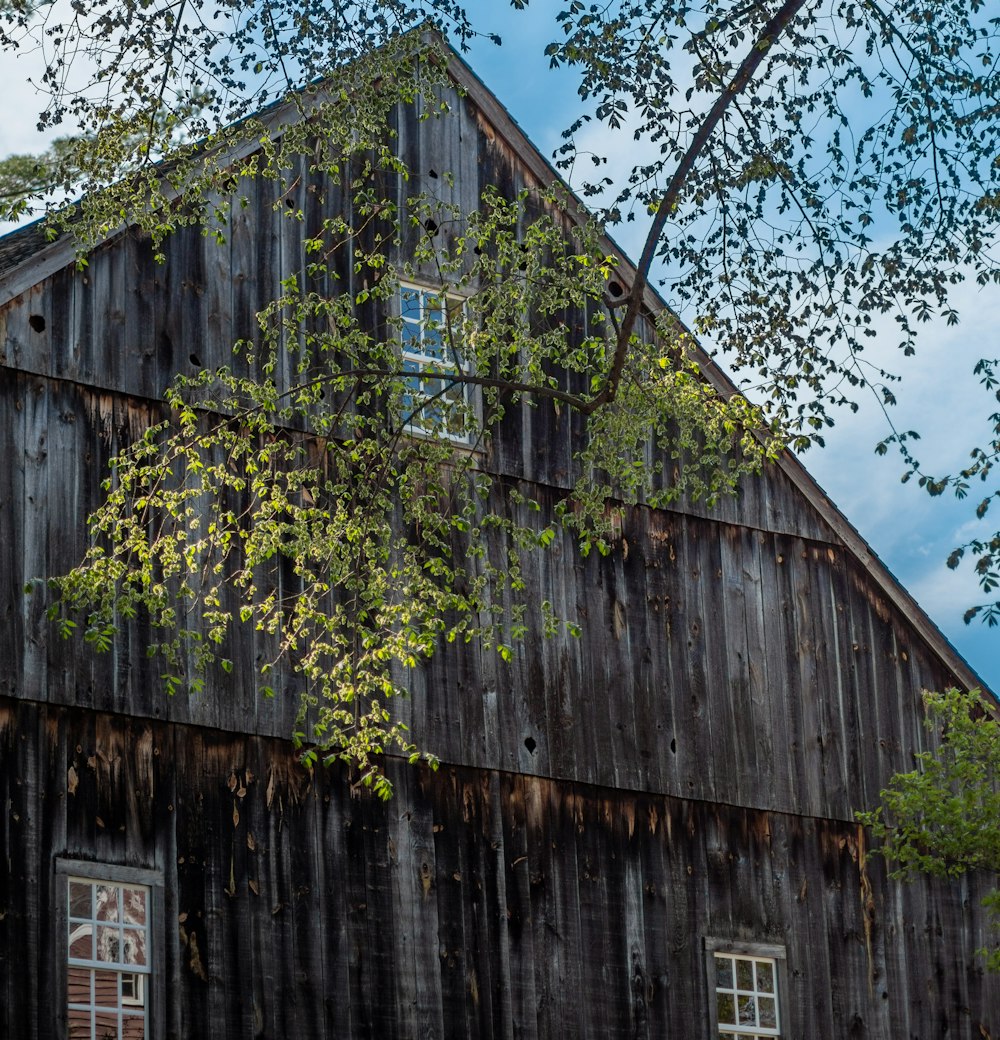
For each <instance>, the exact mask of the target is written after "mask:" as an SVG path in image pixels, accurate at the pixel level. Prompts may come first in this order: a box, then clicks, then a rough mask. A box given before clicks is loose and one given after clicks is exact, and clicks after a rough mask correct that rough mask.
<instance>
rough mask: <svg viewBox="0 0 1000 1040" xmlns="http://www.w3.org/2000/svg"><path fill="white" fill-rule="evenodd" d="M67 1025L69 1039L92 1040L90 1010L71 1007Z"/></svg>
mask: <svg viewBox="0 0 1000 1040" xmlns="http://www.w3.org/2000/svg"><path fill="white" fill-rule="evenodd" d="M67 1027H68V1028H67V1033H66V1035H67V1036H68V1037H69V1040H90V1012H89V1011H80V1010H79V1009H74V1008H70V1009H69V1018H68V1020H67Z"/></svg>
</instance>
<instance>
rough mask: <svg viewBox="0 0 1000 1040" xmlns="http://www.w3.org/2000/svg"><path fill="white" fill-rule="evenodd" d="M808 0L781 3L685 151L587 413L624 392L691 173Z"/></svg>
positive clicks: (664, 197)
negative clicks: (668, 232) (652, 282)
mask: <svg viewBox="0 0 1000 1040" xmlns="http://www.w3.org/2000/svg"><path fill="white" fill-rule="evenodd" d="M807 2H808V0H785V2H784V3H783V4H782V5H781V7H780V8H779V9H778V10H777V11H776V12H775V13H774V14H773V15H772V16H771V18H770V19H769V20H768V22H767V24H766V25H765V26H764V28H763V29H762V30H761V32H760V35H759V36H758V37H757V38H756V40H754V42H753V46H752V47H751V49H750V52H749V53H748V54H747V56H746V57H745V58H744V59H743V61H742V62H741V64H740V67H739V68H738V69H737V70H736V74H735V75H734V76H733V78H732V79H731V80H730V81H729V84H728V85H727V86H726V88H725V90H723V92H722V93H721V94H720V95H719V96H718V97H717V98H716V99H715V104H714V105H712V107H711V109H710V110H709V112H708V115H706V116H705V120H704V122H703V123H702V124H701V126H700V127H699V128H698V132H697V133H696V134H695V135H694V139H693V140H692V141H691V143H690V144H689V145H688V148H687V151H686V152H685V153H684V156H683V157H682V159H681V161H680V163H679V164H678V166H677V168H676V170H674V174H673V176H672V177H671V178H670V183H669V184H668V185H667V188H666V190H665V191H664V192H663V194H662V195H661V196H660V199H659V202H658V204H657V210H656V216H655V217H654V218H653V223H652V226H651V227H650V229H649V233H648V234H647V236H646V242H645V244H644V245H643V248H642V255H641V256H640V258H639V263H638V264H637V265H636V275H635V279H634V281H633V282H632V289H631V291H630V293H629V297H628V308H627V309H626V311H625V317H624V318H623V319H622V322H621V326H620V327H619V330H618V339H617V341H616V343H615V355H614V358H613V359H612V362H611V371H610V372H609V373H608V377H607V380H606V381H605V384H604V387H603V388H602V389H601V391H600V393H598V394H597V396H596V397H593V398H591V400H590V401H589V402H588V403H587V404H585V405H584V406H583V407H582V409H581V410H582V411H583V412H584V414H585V415H589V414H590V413H591V412H593V411H595V410H596V409H597V408H599V407H600V406H601V405H604V404H607V403H608V402H610V401H613V400H614V399H615V396H616V395H617V393H618V387H619V384H620V383H621V377H622V370H623V369H624V367H625V357H626V354H627V353H628V344H629V340H630V339H631V336H632V331H633V329H634V328H635V323H636V321H637V320H638V318H639V313H640V311H641V309H642V301H643V296H644V295H645V292H646V286H647V285H648V284H649V270H650V268H651V267H652V264H653V259H654V258H655V256H656V250H657V246H658V245H659V242H660V238H661V236H662V235H663V229H664V227H665V226H666V223H667V220H668V218H669V217H670V215H671V213H673V211H674V209H675V208H676V206H677V200H678V199H679V198H680V195H681V192H682V191H683V190H684V185H685V183H686V181H687V178H688V175H689V174H690V173H691V170H692V169H693V168H694V164H695V163H696V162H697V161H698V159H699V157H700V156H701V154H702V152H703V151H704V150H705V147H706V145H707V144H708V142H709V140H710V139H711V137H712V134H713V133H714V132H715V128H716V127H717V126H718V125H719V123H720V121H721V120H722V118H723V116H724V115H725V114H726V112H727V110H728V109H729V107H730V105H732V103H733V101H734V100H735V99H736V98H737V97H738V96H739V95H740V94H741V93H742V92H743V91H744V90H745V89H746V87H747V84H748V83H749V82H750V80H751V79H752V78H753V75H754V73H755V72H756V71H757V69H758V67H759V66H760V64H761V62H762V61H763V60H764V58H765V57H766V56H767V54H768V53H769V51H770V50H771V47H772V46H773V45H774V43H775V41H776V40H777V39H778V38H779V37H780V36H781V35H782V33H784V31H785V29H787V28H788V26H789V24H790V23H791V21H792V19H793V18H794V17H795V16H796V15H797V14H798V13H799V11H800V10H801V9H802V8H803V7H805V5H806V3H807Z"/></svg>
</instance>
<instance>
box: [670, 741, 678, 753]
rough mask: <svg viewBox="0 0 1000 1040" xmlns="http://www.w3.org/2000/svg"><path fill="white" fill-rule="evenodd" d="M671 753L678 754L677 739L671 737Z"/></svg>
mask: <svg viewBox="0 0 1000 1040" xmlns="http://www.w3.org/2000/svg"><path fill="white" fill-rule="evenodd" d="M670 753H671V754H672V755H676V754H677V741H676V740H673V739H671V741H670Z"/></svg>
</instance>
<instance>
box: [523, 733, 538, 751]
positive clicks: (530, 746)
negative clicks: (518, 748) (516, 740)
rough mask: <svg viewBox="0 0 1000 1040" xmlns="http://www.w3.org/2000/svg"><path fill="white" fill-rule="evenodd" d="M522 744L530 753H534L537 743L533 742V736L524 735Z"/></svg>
mask: <svg viewBox="0 0 1000 1040" xmlns="http://www.w3.org/2000/svg"><path fill="white" fill-rule="evenodd" d="M524 746H525V747H526V748H527V749H528V751H529V752H530V753H531V754H532V755H533V754H534V753H535V748H536V747H538V745H537V744H536V743H535V738H534V737H525V738H524Z"/></svg>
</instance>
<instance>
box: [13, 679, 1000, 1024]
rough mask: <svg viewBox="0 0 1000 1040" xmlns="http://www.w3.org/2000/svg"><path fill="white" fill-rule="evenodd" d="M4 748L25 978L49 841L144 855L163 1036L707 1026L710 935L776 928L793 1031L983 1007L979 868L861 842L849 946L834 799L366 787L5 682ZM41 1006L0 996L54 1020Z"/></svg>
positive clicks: (410, 775)
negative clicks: (889, 870) (865, 886)
mask: <svg viewBox="0 0 1000 1040" xmlns="http://www.w3.org/2000/svg"><path fill="white" fill-rule="evenodd" d="M0 752H2V757H0V762H2V763H3V767H2V769H0V797H2V798H3V799H4V805H5V806H7V807H8V808H7V812H6V814H5V822H4V830H3V832H2V833H3V834H4V835H5V841H6V847H5V856H6V857H7V861H8V862H9V867H8V868H7V869H6V870H5V871H3V872H2V873H0V881H2V885H0V899H2V900H3V902H2V905H0V913H2V916H0V969H2V973H0V978H2V979H4V980H5V982H4V985H8V983H7V982H6V980H8V979H10V978H11V977H13V973H14V966H15V965H22V964H24V965H32V966H33V968H32V970H30V971H27V972H25V973H23V974H22V973H21V972H20V971H19V970H18V972H17V977H18V978H20V979H22V980H23V981H22V983H21V984H20V985H19V988H18V995H19V997H20V996H21V995H25V996H27V997H28V998H31V997H32V994H36V993H37V994H38V997H39V998H40V996H41V987H42V986H43V985H44V984H45V979H46V978H47V977H48V973H49V972H50V971H51V969H50V968H49V967H48V965H49V964H50V962H51V953H52V946H53V942H54V939H53V938H52V937H51V936H50V934H49V929H50V928H51V926H52V920H53V919H52V914H51V904H50V903H49V897H48V894H47V893H48V888H47V886H48V885H49V883H50V881H49V879H50V877H51V874H50V870H51V868H50V866H49V863H50V860H49V857H50V856H51V855H52V854H54V852H58V853H59V854H65V855H68V856H76V857H79V856H83V855H87V856H89V857H90V858H96V859H98V860H108V861H117V862H123V863H130V864H132V865H136V866H144V867H148V868H154V869H160V870H162V871H163V872H164V878H165V889H166V890H167V891H168V892H172V893H174V895H172V896H171V897H170V905H169V907H168V914H167V922H168V928H167V935H166V940H167V941H166V953H165V956H166V959H167V964H165V965H162V966H161V968H162V969H163V970H164V971H165V972H166V974H167V976H168V977H169V978H171V979H173V980H175V984H176V985H177V987H178V988H177V990H176V994H175V999H173V1000H171V1001H168V1003H167V1013H168V1021H167V1023H166V1024H165V1025H166V1033H165V1035H167V1036H193V1035H202V1036H209V1035H211V1036H218V1037H229V1036H232V1037H237V1036H239V1037H243V1036H257V1035H260V1036H268V1035H300V1036H309V1037H329V1038H333V1037H376V1036H378V1037H384V1038H392V1037H409V1036H432V1037H433V1036H440V1037H464V1036H476V1037H514V1036H522V1037H528V1038H535V1037H549V1036H553V1035H573V1036H580V1037H594V1038H597V1037H605V1036H622V1037H632V1036H638V1037H647V1036H649V1037H652V1036H655V1035H665V1034H666V1033H667V1031H668V1030H669V1029H674V1030H679V1031H681V1032H683V1028H687V1029H688V1030H689V1031H690V1032H689V1033H687V1034H684V1035H699V1033H698V1032H697V1030H698V1028H699V1027H698V1023H699V1022H703V1021H704V1020H705V1006H706V1001H707V999H708V991H707V988H706V987H707V980H706V978H705V973H704V967H703V952H702V941H703V939H704V938H705V937H712V936H720V935H722V936H731V937H733V938H745V939H751V940H757V941H772V942H778V943H781V944H783V945H784V946H785V947H786V949H787V956H788V968H789V972H788V978H787V987H788V998H789V1006H790V1012H791V1015H792V1021H793V1023H794V1025H793V1027H792V1029H791V1032H790V1034H789V1035H792V1036H800V1035H801V1036H887V1037H888V1036H893V1037H894V1036H900V1035H905V1036H914V1037H920V1038H930V1037H935V1036H940V1035H941V1034H942V1031H943V1030H944V1029H945V1027H947V1031H948V1035H950V1036H958V1037H968V1038H975V1037H978V1038H979V1040H981V1036H982V1034H981V1033H980V1024H981V1025H982V1027H983V1028H984V1029H986V1030H987V1031H995V1030H996V1026H997V1024H998V1023H997V1021H996V1016H997V1015H998V1014H1000V1009H998V1008H997V1007H996V1003H995V996H996V994H995V987H993V986H992V981H991V980H990V979H987V978H984V977H983V975H982V973H981V972H980V971H979V970H978V969H977V963H976V960H975V954H974V953H973V949H974V947H975V946H976V945H977V944H979V943H981V942H982V941H983V938H984V931H983V929H984V927H985V924H984V920H983V916H982V913H981V911H980V910H979V908H978V898H979V897H980V896H981V894H982V892H983V891H984V889H983V886H982V884H981V882H982V881H984V880H985V879H975V878H973V879H970V880H969V881H968V882H966V883H962V884H958V885H953V884H949V883H943V882H922V883H920V884H917V885H911V886H898V885H896V884H895V883H891V882H889V881H888V880H887V878H886V876H885V870H884V867H883V866H882V864H881V863H879V861H878V860H877V859H876V860H872V859H869V860H868V861H867V863H866V866H865V876H866V877H867V879H868V883H869V884H870V885H871V892H872V898H873V900H874V903H873V906H874V916H873V919H872V920H873V928H872V931H871V953H872V958H873V959H872V961H871V962H869V956H868V951H867V948H866V943H865V939H864V934H865V930H864V924H863V912H862V900H861V885H862V874H861V872H860V860H859V844H858V842H859V832H858V829H857V827H856V826H855V825H854V824H849V823H836V822H833V821H823V820H817V819H809V818H804V817H796V816H790V815H785V814H781V813H769V812H760V811H754V810H748V809H742V808H738V807H735V806H722V805H716V806H712V805H709V804H707V803H704V802H698V801H690V800H685V799H675V798H665V797H663V796H660V795H636V794H634V793H632V792H624V791H614V790H611V789H606V788H593V787H580V786H577V785H571V784H566V783H564V782H560V781H552V780H546V779H543V778H536V777H529V776H517V777H515V776H511V775H509V774H501V773H495V772H492V773H490V772H487V773H483V772H479V771H476V770H468V769H462V768H455V769H448V770H444V769H443V770H441V771H439V772H438V773H436V774H431V773H428V772H424V771H417V770H413V769H410V768H404V767H402V766H400V767H397V766H395V765H392V766H390V769H391V771H392V774H393V779H394V781H395V782H396V784H397V788H398V793H397V797H396V799H395V800H394V801H393V802H390V803H388V804H383V803H379V802H378V801H376V800H374V799H373V798H372V797H371V795H370V794H368V793H364V792H357V791H353V790H352V789H351V787H350V785H349V784H347V783H345V778H344V777H343V776H342V775H341V774H340V773H339V772H337V771H335V772H332V773H316V774H308V773H306V772H304V771H303V770H301V769H300V768H299V767H297V766H296V765H295V763H294V760H293V758H292V756H291V754H290V749H289V747H288V745H287V744H285V743H284V742H281V741H275V740H268V739H264V738H256V737H251V738H247V737H243V736H240V735H230V734H223V733H220V732H218V731H208V730H201V729H197V728H194V727H189V726H183V725H177V724H174V723H165V722H155V721H145V722H144V721H129V720H127V719H123V718H122V717H120V716H110V715H104V714H101V713H95V712H91V711H89V710H81V709H71V708H62V707H55V706H53V707H45V706H42V705H38V704H31V703H28V702H25V701H18V700H12V699H10V698H3V699H2V700H0ZM43 763H44V764H43ZM70 769H72V770H73V773H72V774H70ZM130 791H132V792H135V797H134V798H132V797H123V795H124V794H125V793H126V792H130ZM234 808H235V810H236V813H238V820H237V816H236V813H234ZM501 820H502V821H503V823H502V826H501V825H500V821H501ZM305 833H315V834H317V835H322V837H323V840H322V841H316V842H310V843H305V842H303V841H302V835H303V834H305ZM251 834H252V836H253V838H252V843H251V841H250V840H249V839H250V835H251ZM251 845H252V847H251ZM36 978H37V980H38V982H37V986H38V987H39V988H38V989H35V988H34V987H35V986H36V983H35V982H33V981H32V979H36ZM870 978H871V980H872V988H871V992H870V993H869V979H870ZM914 982H917V985H914ZM7 992H8V995H9V994H10V991H9V990H8V991H7ZM883 994H885V996H883ZM54 1010H55V1009H54V1007H53V1001H52V1000H49V999H46V1000H42V999H38V1000H37V1001H35V1000H34V999H13V1000H7V1001H6V1003H5V1004H4V1005H3V1007H2V1009H0V1013H2V1014H3V1016H4V1018H3V1021H4V1025H5V1027H8V1028H7V1032H8V1035H17V1036H37V1037H49V1036H52V1035H53V1034H52V1021H53V1016H54ZM13 1028H16V1029H17V1032H16V1033H15V1032H12V1031H11V1030H12V1029H13Z"/></svg>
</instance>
